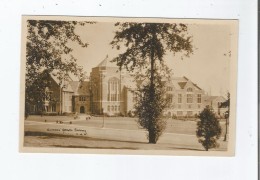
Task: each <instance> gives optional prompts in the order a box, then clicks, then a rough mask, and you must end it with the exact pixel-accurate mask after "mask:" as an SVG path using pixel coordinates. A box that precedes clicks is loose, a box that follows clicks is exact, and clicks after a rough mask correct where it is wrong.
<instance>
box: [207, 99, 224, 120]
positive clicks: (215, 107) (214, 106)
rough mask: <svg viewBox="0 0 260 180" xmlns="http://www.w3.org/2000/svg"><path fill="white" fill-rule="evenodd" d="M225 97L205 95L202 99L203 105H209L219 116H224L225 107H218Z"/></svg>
mask: <svg viewBox="0 0 260 180" xmlns="http://www.w3.org/2000/svg"><path fill="white" fill-rule="evenodd" d="M225 101H226V99H225V98H224V97H223V96H206V97H205V99H204V102H203V103H204V105H205V106H210V107H212V109H213V110H214V112H215V113H216V115H218V116H219V117H224V115H225V112H226V111H227V107H225V108H220V104H221V103H222V102H225Z"/></svg>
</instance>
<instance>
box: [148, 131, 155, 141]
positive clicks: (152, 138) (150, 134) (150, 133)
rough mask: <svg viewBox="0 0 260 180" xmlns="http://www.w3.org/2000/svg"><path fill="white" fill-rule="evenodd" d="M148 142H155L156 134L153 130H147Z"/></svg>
mask: <svg viewBox="0 0 260 180" xmlns="http://www.w3.org/2000/svg"><path fill="white" fill-rule="evenodd" d="M149 143H150V144H156V135H155V132H154V130H149Z"/></svg>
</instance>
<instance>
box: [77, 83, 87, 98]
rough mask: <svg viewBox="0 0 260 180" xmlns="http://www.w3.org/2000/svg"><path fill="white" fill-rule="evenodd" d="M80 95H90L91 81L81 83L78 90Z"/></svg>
mask: <svg viewBox="0 0 260 180" xmlns="http://www.w3.org/2000/svg"><path fill="white" fill-rule="evenodd" d="M77 94H78V95H88V94H89V81H83V82H80V84H79V85H78V89H77Z"/></svg>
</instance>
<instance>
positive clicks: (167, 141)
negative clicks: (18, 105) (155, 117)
mask: <svg viewBox="0 0 260 180" xmlns="http://www.w3.org/2000/svg"><path fill="white" fill-rule="evenodd" d="M57 121H59V122H60V121H62V124H60V123H57ZM221 126H222V129H225V128H224V122H221ZM25 131H26V132H42V133H52V134H56V135H53V136H51V137H49V136H48V135H44V134H41V136H38V135H37V134H34V136H32V134H27V136H25V146H40V147H41V146H44V147H46V146H47V147H48V146H50V147H52V146H54V147H55V146H58V147H82V148H110V149H111V148H118V149H165V150H166V149H186V150H203V148H202V146H201V144H199V143H198V139H197V137H196V136H195V132H196V122H195V121H183V120H173V119H168V120H167V129H166V130H165V132H164V134H163V135H162V136H161V137H160V139H159V141H158V142H157V144H155V145H149V144H148V143H147V139H146V134H147V133H146V131H145V130H143V129H142V128H140V127H138V125H137V123H136V119H135V118H124V117H109V118H108V117H105V118H104V127H103V117H92V118H91V119H90V120H74V119H73V117H68V116H43V117H40V116H30V117H29V118H28V119H27V120H25ZM60 134H62V135H67V136H66V137H61V136H57V135H60ZM222 134H223V133H222ZM36 135H37V136H36ZM219 143H220V147H219V148H218V149H216V150H222V151H223V150H226V148H227V143H226V142H223V137H221V138H220V140H219Z"/></svg>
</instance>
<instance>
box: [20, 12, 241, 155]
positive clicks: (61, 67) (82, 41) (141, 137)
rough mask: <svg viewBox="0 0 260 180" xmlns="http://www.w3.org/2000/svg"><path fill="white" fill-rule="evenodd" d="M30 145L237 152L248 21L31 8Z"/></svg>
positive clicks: (26, 30) (25, 73)
mask: <svg viewBox="0 0 260 180" xmlns="http://www.w3.org/2000/svg"><path fill="white" fill-rule="evenodd" d="M21 28H22V39H21V47H22V49H21V82H20V83H21V85H20V86H21V89H20V151H21V152H48V153H52V152H53V153H91V154H93V153H94V154H100V153H102V154H141V155H146V154H149V155H151V154H152V155H153V154H154V155H192V156H193V155H194V156H234V155H235V145H236V143H235V141H236V138H235V130H236V129H235V127H236V97H237V96H236V91H237V88H236V86H237V48H238V20H232V19H226V20H218V19H170V18H119V17H73V16H23V17H22V27H21Z"/></svg>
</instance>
